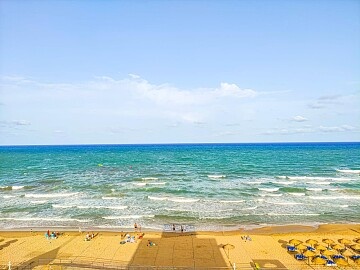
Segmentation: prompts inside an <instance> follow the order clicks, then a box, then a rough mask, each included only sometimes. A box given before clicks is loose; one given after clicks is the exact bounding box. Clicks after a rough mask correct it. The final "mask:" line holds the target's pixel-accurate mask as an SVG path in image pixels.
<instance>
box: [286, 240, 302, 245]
mask: <svg viewBox="0 0 360 270" xmlns="http://www.w3.org/2000/svg"><path fill="white" fill-rule="evenodd" d="M289 243H290V244H292V245H295V246H296V245H298V244H301V243H302V241H300V240H298V239H291V240H290V241H289Z"/></svg>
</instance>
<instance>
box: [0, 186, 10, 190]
mask: <svg viewBox="0 0 360 270" xmlns="http://www.w3.org/2000/svg"><path fill="white" fill-rule="evenodd" d="M8 187H9V186H0V189H6V188H8Z"/></svg>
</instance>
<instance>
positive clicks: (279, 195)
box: [260, 193, 282, 197]
mask: <svg viewBox="0 0 360 270" xmlns="http://www.w3.org/2000/svg"><path fill="white" fill-rule="evenodd" d="M260 196H261V197H281V196H282V194H271V193H266V194H260Z"/></svg>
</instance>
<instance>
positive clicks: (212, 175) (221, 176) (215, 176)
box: [208, 174, 226, 179]
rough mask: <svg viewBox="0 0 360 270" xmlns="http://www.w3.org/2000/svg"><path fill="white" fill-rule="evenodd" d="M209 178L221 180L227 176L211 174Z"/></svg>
mask: <svg viewBox="0 0 360 270" xmlns="http://www.w3.org/2000/svg"><path fill="white" fill-rule="evenodd" d="M208 177H209V178H212V179H220V178H226V175H223V174H219V175H217V174H209V175H208Z"/></svg>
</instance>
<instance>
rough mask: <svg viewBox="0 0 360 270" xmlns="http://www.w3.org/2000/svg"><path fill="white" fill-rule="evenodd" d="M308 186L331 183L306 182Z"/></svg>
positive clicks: (328, 183)
mask: <svg viewBox="0 0 360 270" xmlns="http://www.w3.org/2000/svg"><path fill="white" fill-rule="evenodd" d="M306 183H307V184H310V185H330V184H331V183H330V182H306Z"/></svg>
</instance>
